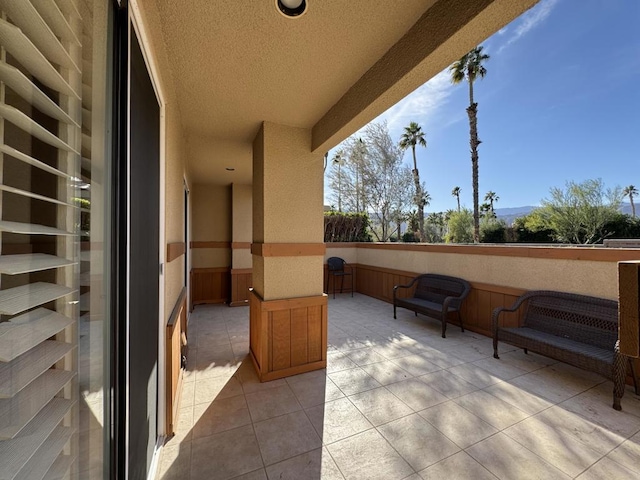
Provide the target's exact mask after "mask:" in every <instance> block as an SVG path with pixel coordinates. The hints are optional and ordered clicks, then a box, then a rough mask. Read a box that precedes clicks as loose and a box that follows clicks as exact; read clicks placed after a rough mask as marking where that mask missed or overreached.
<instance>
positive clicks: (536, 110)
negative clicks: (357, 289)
mask: <svg viewBox="0 0 640 480" xmlns="http://www.w3.org/2000/svg"><path fill="white" fill-rule="evenodd" d="M639 25H640V1H638V0H541V2H540V3H538V4H537V5H536V6H535V7H534V8H532V9H531V10H529V11H528V12H526V13H525V14H524V15H522V16H521V17H520V18H518V19H516V20H514V21H513V22H512V23H511V24H509V25H508V26H506V27H505V28H503V29H502V30H500V31H499V32H497V33H496V34H494V35H493V36H491V37H490V38H488V39H487V40H485V41H484V42H482V45H483V46H484V49H485V52H486V53H487V54H489V55H490V56H491V59H490V60H489V61H488V62H487V63H486V68H487V76H486V77H485V78H484V79H483V80H479V81H476V83H475V84H474V95H475V97H476V101H477V102H478V132H479V137H480V139H481V140H482V142H483V143H482V144H481V145H480V148H479V156H480V163H479V170H480V189H479V192H480V196H481V201H482V197H484V194H485V193H486V192H487V191H489V190H493V191H494V192H496V193H497V194H498V196H499V197H500V200H499V202H498V203H497V204H496V207H497V208H501V207H519V206H525V205H539V204H540V201H541V199H543V198H545V197H548V195H549V189H550V188H551V187H554V186H558V187H561V186H563V185H564V184H565V182H566V181H568V180H574V181H583V180H586V179H591V178H602V179H603V181H604V183H605V185H606V186H607V187H614V186H616V185H619V186H621V187H624V186H626V185H630V184H633V185H636V186H637V187H638V188H640V153H639V152H640V145H639V143H640V33H639V32H640V27H639ZM468 104H469V99H468V88H467V86H466V84H460V85H452V84H451V82H450V76H449V73H448V71H446V70H445V71H444V72H442V73H440V74H438V75H437V76H435V77H434V78H433V79H431V80H430V81H429V82H427V83H426V84H424V85H423V86H422V87H420V88H418V89H417V90H415V91H414V92H413V93H411V94H410V95H409V96H407V97H406V98H405V99H404V100H402V101H401V102H399V103H398V104H396V105H395V106H393V107H392V108H390V109H389V110H387V111H386V112H385V113H383V114H382V115H380V116H379V117H378V118H377V119H376V120H375V121H381V120H386V121H387V122H388V126H389V130H390V133H391V136H392V137H393V138H394V139H396V138H397V139H399V138H400V135H401V133H402V130H403V128H404V127H405V126H406V125H408V124H409V122H411V121H415V122H418V123H419V124H420V125H421V126H422V129H423V130H424V131H425V132H426V140H427V148H426V149H424V148H419V149H418V150H417V157H418V169H419V171H420V177H421V180H424V181H425V182H426V186H427V190H428V191H429V193H430V195H431V197H432V201H431V205H430V206H429V207H427V208H426V211H443V210H446V209H449V208H455V205H456V201H455V198H453V197H452V196H451V190H452V188H453V187H454V186H460V187H461V189H462V195H461V203H462V204H463V205H466V206H467V207H469V208H472V206H473V200H472V188H471V160H470V155H469V123H468V118H467V114H466V111H465V108H466V107H467V106H468ZM331 154H332V152H331V153H330V158H331ZM404 161H405V162H406V163H407V164H410V163H411V161H412V160H411V152H410V151H408V152H406V155H405V158H404ZM328 194H329V192H328V190H325V196H328ZM327 203H328V202H327Z"/></svg>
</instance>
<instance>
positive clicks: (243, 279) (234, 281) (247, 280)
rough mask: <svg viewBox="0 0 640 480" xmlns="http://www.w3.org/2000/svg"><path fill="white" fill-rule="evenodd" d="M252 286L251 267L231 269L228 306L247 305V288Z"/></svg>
mask: <svg viewBox="0 0 640 480" xmlns="http://www.w3.org/2000/svg"><path fill="white" fill-rule="evenodd" d="M252 286H253V275H252V269H251V268H232V269H231V303H230V304H229V306H230V307H243V306H249V296H250V292H249V290H250V289H251V287H252Z"/></svg>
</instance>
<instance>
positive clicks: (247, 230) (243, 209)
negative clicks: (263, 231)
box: [231, 183, 253, 242]
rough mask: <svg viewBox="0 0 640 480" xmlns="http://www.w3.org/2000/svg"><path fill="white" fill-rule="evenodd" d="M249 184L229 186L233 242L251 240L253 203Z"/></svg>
mask: <svg viewBox="0 0 640 480" xmlns="http://www.w3.org/2000/svg"><path fill="white" fill-rule="evenodd" d="M252 189H253V187H252V186H251V185H236V184H235V183H234V184H233V185H232V186H231V190H232V202H233V206H232V210H233V218H232V222H231V231H232V238H233V241H234V242H251V240H253V237H252V222H253V205H252V197H253V195H252Z"/></svg>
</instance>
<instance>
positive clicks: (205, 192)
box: [191, 184, 231, 268]
mask: <svg viewBox="0 0 640 480" xmlns="http://www.w3.org/2000/svg"><path fill="white" fill-rule="evenodd" d="M191 206H192V212H193V214H192V224H191V227H192V228H191V231H192V237H191V240H192V242H217V243H219V245H217V246H216V248H193V249H192V250H191V266H192V268H215V267H230V266H231V246H230V243H231V187H230V186H218V185H204V184H195V185H194V186H193V188H192V190H191Z"/></svg>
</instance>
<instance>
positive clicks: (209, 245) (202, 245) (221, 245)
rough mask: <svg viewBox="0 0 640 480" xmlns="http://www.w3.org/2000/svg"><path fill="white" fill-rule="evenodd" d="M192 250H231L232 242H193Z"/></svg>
mask: <svg viewBox="0 0 640 480" xmlns="http://www.w3.org/2000/svg"><path fill="white" fill-rule="evenodd" d="M191 248H231V242H191Z"/></svg>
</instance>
